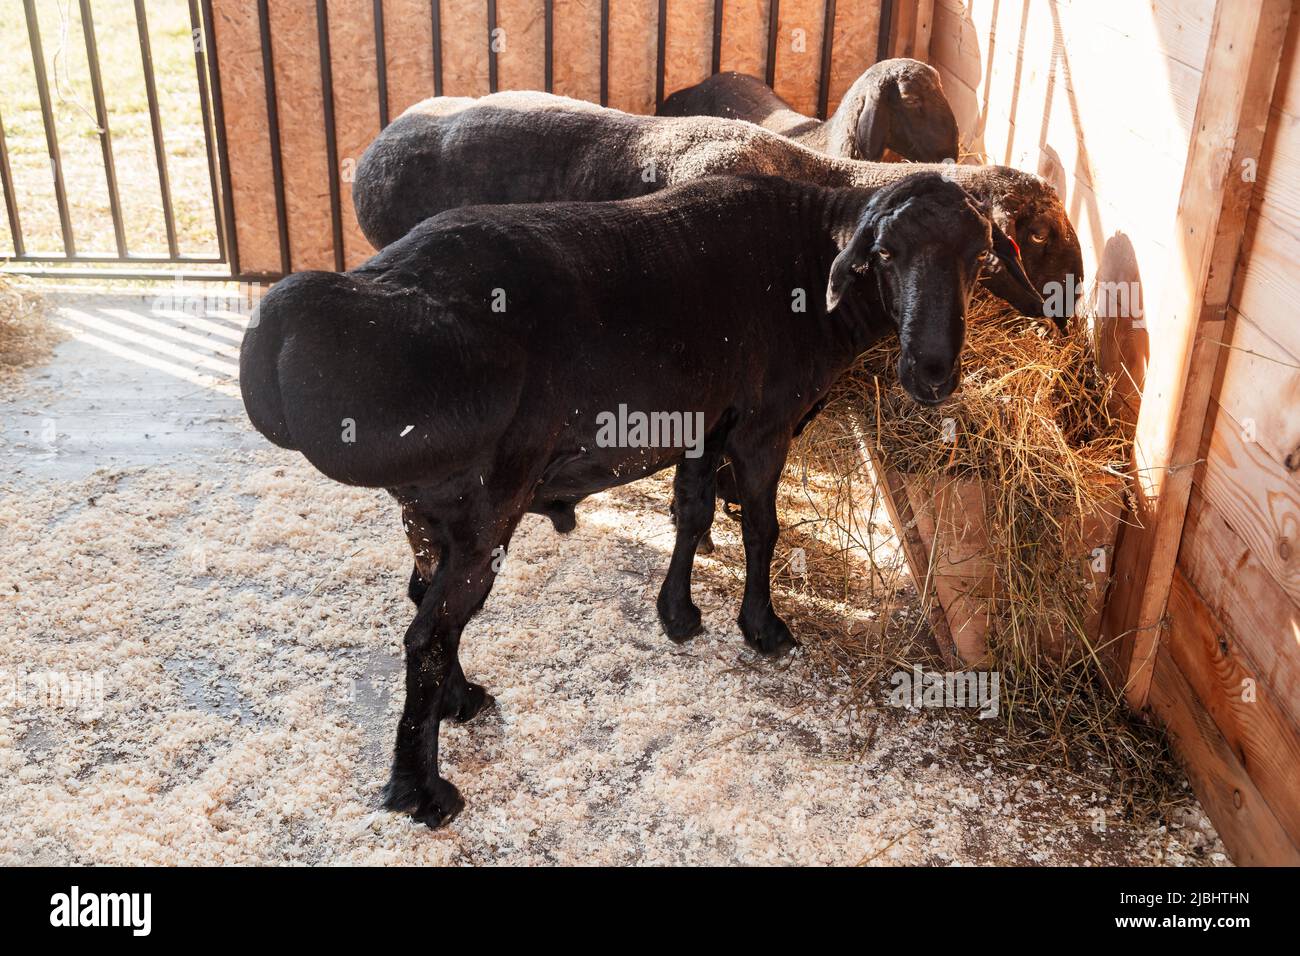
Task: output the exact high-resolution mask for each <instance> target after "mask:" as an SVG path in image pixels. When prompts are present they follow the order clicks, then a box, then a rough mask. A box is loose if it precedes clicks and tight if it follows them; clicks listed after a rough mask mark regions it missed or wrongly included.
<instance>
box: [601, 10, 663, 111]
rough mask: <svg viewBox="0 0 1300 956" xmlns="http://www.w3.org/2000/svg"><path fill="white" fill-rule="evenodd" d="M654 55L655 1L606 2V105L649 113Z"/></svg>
mask: <svg viewBox="0 0 1300 956" xmlns="http://www.w3.org/2000/svg"><path fill="white" fill-rule="evenodd" d="M658 56H659V4H658V3H656V2H653V0H643V2H640V3H612V4H610V7H609V104H608V105H610V106H612V107H614V108H615V109H619V110H623V111H624V112H625V113H653V112H654V111H655V72H656V70H657V69H658Z"/></svg>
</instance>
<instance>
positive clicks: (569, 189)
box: [352, 92, 1083, 327]
mask: <svg viewBox="0 0 1300 956" xmlns="http://www.w3.org/2000/svg"><path fill="white" fill-rule="evenodd" d="M921 171H937V172H940V173H942V174H943V175H945V176H946V177H948V178H949V179H951V180H952V181H954V182H956V183H959V184H960V185H961V186H963V187H964V188H965V189H966V190H967V191H968V192H969V193H971V195H973V196H974V197H975V198H976V199H977V200H979V201H980V202H982V203H983V204H984V205H985V206H987V207H988V209H989V212H990V215H991V217H992V219H993V221H994V222H995V223H996V224H997V225H998V226H999V227H1000V228H1001V229H1002V230H1003V231H1004V232H1006V233H1007V235H1008V236H1010V237H1011V238H1012V239H1013V240H1014V241H1015V242H1016V243H1017V244H1018V246H1019V251H1020V253H1021V255H1022V264H1023V266H1024V270H1025V272H1026V273H1027V274H1028V275H1029V277H1030V279H1032V280H1033V282H1034V285H1035V287H1036V288H1037V289H1039V290H1042V291H1043V295H1044V297H1046V298H1047V301H1048V302H1050V303H1052V304H1053V308H1051V309H1048V310H1047V311H1050V312H1052V313H1053V314H1052V316H1051V317H1052V318H1053V320H1054V321H1055V322H1056V323H1057V324H1058V325H1059V326H1062V327H1064V325H1065V322H1066V320H1067V318H1068V316H1069V315H1070V314H1072V313H1073V308H1074V294H1073V293H1074V291H1075V290H1077V289H1079V288H1080V283H1081V282H1082V273H1083V257H1082V253H1081V251H1080V248H1079V240H1078V237H1077V236H1076V235H1075V233H1074V227H1073V226H1072V225H1071V224H1070V220H1069V217H1068V216H1067V215H1066V213H1065V208H1064V207H1063V206H1062V205H1061V201H1060V199H1059V198H1058V197H1057V195H1056V192H1055V190H1053V189H1052V187H1051V186H1050V185H1048V184H1047V183H1046V182H1045V181H1044V180H1042V179H1041V178H1040V177H1038V176H1034V175H1032V174H1030V173H1024V172H1021V171H1020V170H1017V169H1011V168H1009V167H1006V166H966V165H956V164H930V165H922V164H906V163H867V162H857V161H854V160H849V159H839V158H836V157H833V156H825V155H823V154H821V153H817V152H814V151H813V150H811V149H808V148H806V147H804V146H801V145H799V144H798V143H795V142H793V141H791V140H788V139H786V138H785V137H783V136H778V135H777V134H775V133H772V132H770V131H768V130H765V129H762V128H761V127H758V126H755V125H753V124H752V123H742V122H736V121H733V120H725V119H718V118H717V117H709V116H692V117H682V118H674V117H657V116H634V115H632V114H629V113H622V112H619V111H618V110H611V109H605V108H603V107H599V106H594V105H592V104H591V103H586V102H583V101H581V100H572V99H567V98H565V97H562V96H552V95H550V94H548V93H532V92H527V93H495V94H493V95H491V96H485V97H481V98H479V99H471V98H466V97H435V98H433V99H429V100H425V101H424V102H422V103H417V104H416V105H414V106H412V107H411V108H410V109H409V110H407V111H406V112H405V113H403V114H402V115H401V116H399V117H398V118H397V119H396V120H394V121H393V122H392V123H391V124H390V125H389V126H388V127H387V128H386V129H385V130H384V131H383V132H382V133H380V135H379V136H378V137H377V138H376V139H375V141H374V142H373V143H371V144H370V147H369V148H368V149H367V150H366V152H365V154H364V155H363V156H362V158H361V162H360V163H359V164H358V166H357V171H356V180H355V182H354V183H353V186H352V197H353V201H354V204H355V206H356V210H357V220H358V222H359V223H360V225H361V228H362V230H363V231H364V232H365V234H366V238H367V239H369V240H370V242H371V243H372V244H373V245H374V246H375V248H376V249H382V248H383V247H384V246H386V245H388V244H389V243H391V242H395V241H396V240H398V239H400V238H401V237H402V236H404V235H406V233H407V232H408V231H409V230H410V229H411V228H412V227H413V226H414V225H415V224H416V223H418V222H420V221H422V220H424V219H426V218H428V217H429V216H432V215H436V214H437V213H439V212H442V211H444V210H446V209H455V208H457V207H459V206H469V205H478V204H481V203H518V202H550V201H554V200H604V199H628V198H631V197H633V196H642V195H646V194H648V193H652V192H655V191H657V190H659V189H662V188H664V187H666V186H673V185H677V184H679V183H684V182H690V181H691V180H694V179H699V178H700V177H702V176H708V175H716V174H720V173H733V174H734V173H746V174H748V173H753V174H759V175H767V176H784V177H785V178H787V179H797V180H801V181H804V182H809V183H815V184H818V185H822V186H862V187H879V186H884V185H887V184H889V183H894V182H897V181H898V180H900V179H902V178H904V177H906V176H909V175H912V174H913V173H916V172H921ZM985 284H986V285H987V287H988V288H989V290H990V291H992V292H993V293H994V294H995V295H998V296H1001V297H1002V298H1003V299H1005V300H1006V301H1007V302H1009V303H1011V305H1013V306H1014V307H1015V308H1017V309H1019V310H1020V311H1021V312H1023V313H1025V314H1029V315H1036V314H1042V313H1043V311H1044V306H1043V301H1042V300H1041V299H1039V298H1038V297H1037V296H1033V297H1031V296H1027V295H1025V293H1024V292H1023V291H1022V290H1020V289H1019V288H1018V287H1017V285H1016V284H1015V283H1014V282H1012V281H1010V280H1009V278H1008V277H1007V275H1006V273H1005V272H1000V273H997V274H995V275H993V276H991V277H990V278H988V279H987V280H986V282H985Z"/></svg>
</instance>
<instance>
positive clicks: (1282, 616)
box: [1178, 488, 1300, 724]
mask: <svg viewBox="0 0 1300 956" xmlns="http://www.w3.org/2000/svg"><path fill="white" fill-rule="evenodd" d="M1178 568H1179V571H1180V573H1182V574H1183V575H1184V576H1185V577H1186V578H1187V580H1188V581H1189V582H1190V583H1191V585H1192V587H1194V588H1195V589H1196V591H1197V593H1198V594H1200V595H1201V596H1202V598H1203V600H1204V601H1205V603H1206V605H1207V606H1208V607H1209V608H1210V612H1211V613H1212V614H1213V615H1214V617H1215V618H1216V619H1218V620H1220V621H1222V622H1223V624H1224V627H1225V628H1226V631H1227V636H1228V640H1229V643H1231V644H1233V645H1240V646H1241V647H1242V648H1243V649H1244V651H1245V653H1246V654H1247V655H1248V656H1249V657H1250V659H1251V660H1252V661H1253V662H1254V667H1255V670H1256V672H1257V673H1258V674H1259V676H1260V679H1261V680H1262V681H1263V682H1264V683H1265V684H1267V686H1268V687H1269V688H1271V691H1272V693H1273V694H1275V695H1276V697H1277V699H1278V701H1279V702H1280V703H1281V704H1282V706H1283V707H1284V708H1286V710H1287V712H1288V713H1289V714H1290V716H1291V718H1292V719H1293V720H1294V721H1295V722H1296V723H1297V724H1300V605H1297V604H1296V603H1295V602H1294V601H1292V600H1291V598H1290V596H1289V595H1288V594H1287V593H1286V592H1285V591H1283V590H1282V589H1281V587H1280V586H1279V585H1278V583H1277V581H1276V580H1275V579H1274V578H1273V576H1272V575H1271V574H1269V572H1268V571H1267V569H1265V568H1264V566H1263V565H1261V564H1260V562H1259V559H1258V558H1256V557H1255V555H1254V552H1252V551H1251V550H1250V548H1249V546H1247V544H1246V543H1245V542H1244V541H1243V540H1242V539H1241V536H1240V535H1239V534H1237V532H1236V530H1235V529H1234V528H1233V527H1232V525H1231V524H1229V523H1228V522H1227V521H1226V520H1224V518H1223V516H1222V515H1220V514H1219V511H1218V509H1216V508H1215V507H1214V505H1212V504H1210V503H1209V502H1208V501H1206V500H1205V497H1204V495H1203V494H1202V493H1201V491H1200V489H1199V488H1198V489H1196V490H1194V491H1193V493H1192V499H1191V501H1190V502H1189V504H1188V508H1187V524H1186V525H1185V527H1184V531H1183V542H1182V546H1181V547H1180V549H1179V553H1178Z"/></svg>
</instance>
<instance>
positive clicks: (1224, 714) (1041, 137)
mask: <svg viewBox="0 0 1300 956" xmlns="http://www.w3.org/2000/svg"><path fill="white" fill-rule="evenodd" d="M1242 2H1255V0H1242ZM1214 11H1215V3H1214V0H1154V2H1151V3H1145V4H1133V3H1130V2H1126V0H1090V2H1087V3H1083V2H1080V0H1034V2H1032V3H1007V2H1005V0H1001V2H999V0H935V4H934V17H933V27H932V36H931V40H930V59H931V62H932V63H934V65H935V66H936V67H937V68H938V69H939V71H940V73H941V75H942V77H943V82H944V87H945V89H946V91H947V92H948V95H949V98H950V100H951V101H952V102H953V106H954V110H955V112H956V113H957V118H958V122H959V124H960V126H961V130H962V138H963V144H964V145H966V146H967V147H968V148H969V149H971V150H972V151H973V152H975V153H976V154H978V155H980V156H983V157H985V158H987V160H988V161H991V162H999V163H1007V164H1009V165H1013V166H1018V167H1020V168H1023V169H1028V170H1032V171H1035V172H1038V173H1040V174H1042V175H1044V176H1046V177H1047V178H1048V179H1049V180H1051V181H1052V182H1053V183H1054V184H1056V186H1057V188H1058V190H1059V191H1060V192H1061V194H1062V196H1063V198H1064V200H1065V203H1066V206H1067V209H1068V210H1069V211H1070V214H1071V216H1072V217H1073V219H1074V223H1075V226H1076V228H1077V229H1078V232H1079V237H1080V240H1081V242H1082V243H1083V246H1084V250H1085V268H1086V269H1087V270H1088V282H1087V287H1088V288H1089V290H1090V294H1089V297H1088V299H1087V300H1086V301H1087V302H1089V303H1090V304H1091V305H1092V306H1094V307H1100V308H1101V312H1102V314H1100V315H1098V316H1097V318H1096V319H1095V325H1096V331H1097V333H1098V336H1099V341H1100V343H1101V348H1102V354H1103V356H1104V357H1105V359H1106V361H1107V362H1108V363H1109V365H1110V366H1111V368H1113V369H1115V370H1117V371H1119V372H1120V374H1121V375H1122V376H1124V379H1125V381H1126V389H1125V391H1126V393H1127V394H1126V399H1127V401H1126V405H1125V407H1124V409H1123V411H1125V412H1126V413H1127V414H1128V415H1132V416H1134V420H1135V416H1136V412H1137V408H1138V406H1139V402H1140V399H1141V391H1142V387H1143V385H1144V384H1145V381H1146V376H1145V373H1146V370H1147V363H1148V356H1150V355H1151V353H1152V349H1153V348H1159V343H1160V342H1162V341H1165V342H1168V341H1171V340H1174V339H1176V338H1177V337H1178V336H1177V334H1178V331H1179V330H1178V329H1177V328H1175V327H1173V326H1172V324H1171V323H1173V322H1175V321H1177V320H1176V319H1175V318H1171V317H1170V316H1169V315H1167V314H1162V312H1161V310H1160V308H1159V304H1160V303H1161V301H1162V299H1167V298H1169V297H1170V296H1171V295H1172V294H1173V293H1174V292H1175V291H1176V290H1174V289H1172V288H1170V289H1166V288H1163V287H1162V286H1163V284H1164V283H1165V282H1166V281H1167V280H1168V281H1169V282H1171V283H1172V282H1175V281H1177V276H1178V269H1177V267H1178V265H1179V264H1180V263H1181V262H1182V258H1181V253H1182V251H1183V250H1181V249H1180V248H1178V246H1179V243H1178V242H1177V241H1176V240H1177V236H1178V227H1177V224H1178V217H1179V209H1178V203H1179V197H1180V192H1181V189H1182V185H1183V176H1184V170H1185V165H1186V161H1187V155H1188V151H1189V147H1190V145H1191V127H1192V119H1193V116H1194V115H1195V113H1196V108H1197V100H1198V97H1199V95H1200V83H1201V77H1202V72H1203V69H1204V66H1205V62H1206V53H1207V50H1208V44H1209V40H1210V29H1211V25H1212V23H1213V19H1214ZM1297 29H1298V21H1297V18H1296V17H1295V16H1292V18H1291V21H1290V30H1289V35H1288V40H1287V44H1286V47H1285V49H1284V52H1283V57H1282V69H1281V73H1280V75H1279V77H1278V80H1277V90H1276V93H1275V96H1274V99H1273V103H1274V106H1273V109H1272V113H1271V116H1270V122H1269V124H1268V127H1267V136H1266V138H1265V142H1264V149H1263V154H1262V155H1261V156H1260V157H1259V160H1258V163H1257V164H1254V165H1253V166H1252V167H1251V168H1250V169H1248V170H1244V171H1245V172H1247V173H1248V174H1253V175H1257V176H1258V183H1257V185H1256V188H1255V191H1254V203H1253V206H1252V208H1251V212H1250V216H1249V221H1248V227H1247V237H1246V245H1245V248H1244V249H1243V252H1242V256H1241V259H1240V260H1239V261H1240V263H1241V264H1240V266H1239V268H1238V271H1237V275H1236V276H1235V281H1234V285H1233V291H1232V295H1231V300H1230V301H1231V305H1232V308H1231V309H1230V310H1229V312H1230V314H1229V329H1228V330H1227V331H1226V332H1225V334H1224V339H1223V341H1224V342H1225V343H1226V342H1231V343H1232V345H1231V348H1226V347H1225V348H1224V353H1225V354H1224V355H1223V356H1222V359H1221V361H1220V363H1219V376H1218V380H1217V381H1216V384H1215V389H1214V394H1215V399H1214V401H1213V402H1212V405H1211V410H1210V415H1209V418H1208V421H1207V425H1206V430H1205V436H1204V440H1203V442H1202V447H1201V450H1200V454H1199V455H1198V459H1203V461H1201V463H1200V464H1199V465H1198V467H1197V471H1196V473H1195V480H1194V487H1193V492H1192V498H1191V504H1190V507H1189V509H1188V518H1187V523H1186V525H1185V527H1184V530H1183V538H1182V543H1181V548H1180V551H1179V557H1178V570H1177V573H1176V575H1175V580H1174V588H1173V591H1172V593H1171V596H1170V600H1169V605H1168V610H1167V624H1168V626H1167V627H1165V628H1163V629H1162V632H1161V638H1160V643H1159V649H1158V651H1157V657H1156V660H1155V668H1154V672H1153V681H1152V686H1151V695H1150V706H1151V708H1152V710H1153V711H1154V712H1155V713H1156V714H1157V715H1158V716H1159V717H1160V719H1162V720H1163V721H1164V722H1165V724H1166V725H1167V726H1168V727H1169V728H1170V730H1171V733H1172V737H1173V739H1174V743H1175V747H1176V748H1177V749H1178V751H1179V753H1180V756H1182V758H1183V759H1184V762H1185V763H1186V764H1187V766H1188V770H1189V777H1190V778H1191V780H1192V782H1193V785H1194V786H1195V787H1196V789H1197V791H1198V794H1199V795H1200V797H1201V800H1202V803H1203V805H1204V806H1205V807H1206V809H1207V810H1208V811H1209V813H1210V814H1211V816H1212V817H1213V818H1214V820H1215V823H1216V825H1217V826H1218V827H1219V830H1220V833H1221V834H1222V836H1223V838H1224V841H1225V843H1226V844H1227V846H1228V847H1229V849H1230V851H1231V852H1232V853H1233V855H1234V858H1235V859H1236V860H1237V862H1239V863H1296V862H1298V861H1300V850H1297V846H1298V845H1300V780H1297V774H1298V773H1300V555H1297V553H1296V551H1297V548H1300V477H1298V475H1300V402H1297V399H1298V398H1300V331H1298V330H1300V325H1298V324H1297V323H1295V321H1294V319H1293V315H1292V308H1291V307H1290V305H1291V303H1294V302H1295V301H1297V300H1298V298H1300V274H1298V273H1297V272H1296V270H1295V269H1294V266H1293V263H1294V262H1295V261H1296V260H1297V256H1298V254H1300V186H1297V183H1298V182H1300V70H1297V69H1296V68H1295V52H1296V47H1297V37H1296V33H1297ZM1170 277H1172V278H1170ZM1098 280H1102V281H1105V282H1107V283H1122V282H1135V283H1137V284H1136V286H1134V287H1132V289H1131V290H1129V291H1130V292H1131V294H1132V296H1133V299H1134V301H1136V302H1140V303H1141V310H1142V311H1143V314H1140V315H1137V314H1132V313H1133V312H1134V311H1137V310H1130V314H1128V315H1124V314H1115V313H1117V312H1119V311H1121V310H1116V309H1113V308H1111V309H1107V308H1106V307H1105V302H1106V301H1107V300H1106V297H1105V296H1098V295H1097V294H1096V286H1095V285H1094V283H1096V282H1097V281H1098ZM1118 288H1120V287H1117V286H1114V285H1111V286H1109V289H1110V290H1111V292H1112V296H1113V295H1114V290H1116V289H1118ZM1110 301H1111V302H1114V301H1115V300H1114V298H1113V297H1112V298H1111V299H1110ZM1148 400H1152V401H1158V400H1163V396H1156V397H1152V396H1148ZM1120 550H1121V552H1122V550H1123V540H1122V539H1121V542H1120ZM1120 570H1121V573H1122V566H1121V569H1120ZM1119 586H1122V582H1119ZM1112 636H1117V635H1112Z"/></svg>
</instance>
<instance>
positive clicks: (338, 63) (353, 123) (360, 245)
mask: <svg viewBox="0 0 1300 956" xmlns="http://www.w3.org/2000/svg"><path fill="white" fill-rule="evenodd" d="M328 9H329V33H330V64H331V67H332V70H333V80H334V117H335V123H334V126H335V131H336V137H337V140H338V150H339V165H340V167H341V168H342V170H343V182H341V183H340V191H341V192H342V196H341V197H340V198H341V204H342V209H341V213H342V219H343V260H344V263H345V264H346V266H347V268H349V269H351V268H352V267H354V266H357V265H360V264H361V263H362V262H364V261H365V260H366V259H368V258H370V256H372V255H373V254H374V250H373V249H372V248H371V246H370V243H369V242H367V241H366V237H365V236H364V235H363V234H362V232H361V228H360V227H359V226H358V225H357V215H356V210H355V209H353V207H352V183H351V182H350V181H349V180H350V178H351V177H350V172H351V170H353V169H355V167H356V163H357V161H358V160H360V159H361V154H362V153H363V152H365V149H366V147H367V146H369V145H370V143H371V141H372V140H373V139H374V138H375V137H376V136H377V135H379V73H378V69H377V58H376V55H375V52H376V51H375V24H374V19H373V17H372V15H371V9H372V8H371V6H370V5H369V4H365V5H364V9H359V6H358V4H357V3H356V0H329V3H328Z"/></svg>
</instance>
